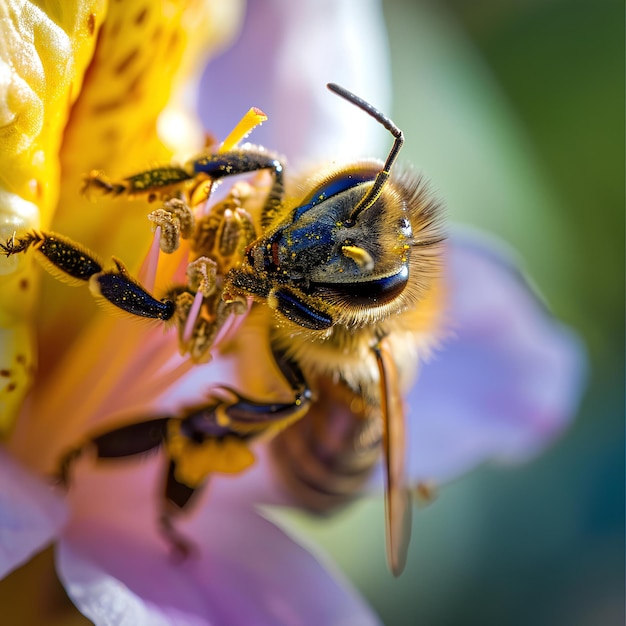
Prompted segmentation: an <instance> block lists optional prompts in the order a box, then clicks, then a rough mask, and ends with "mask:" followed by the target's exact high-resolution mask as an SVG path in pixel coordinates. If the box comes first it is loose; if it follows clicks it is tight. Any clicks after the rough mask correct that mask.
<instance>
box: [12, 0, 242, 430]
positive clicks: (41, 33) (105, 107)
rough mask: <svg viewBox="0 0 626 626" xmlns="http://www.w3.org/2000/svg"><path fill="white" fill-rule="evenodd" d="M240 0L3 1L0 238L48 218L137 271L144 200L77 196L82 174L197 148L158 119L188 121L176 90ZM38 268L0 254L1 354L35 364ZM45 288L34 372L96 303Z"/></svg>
mask: <svg viewBox="0 0 626 626" xmlns="http://www.w3.org/2000/svg"><path fill="white" fill-rule="evenodd" d="M242 8H243V2H242V1H241V0H237V1H229V2H228V3H224V2H221V0H207V1H202V0H188V1H182V0H181V1H178V2H177V1H175V0H163V1H157V0H126V1H125V2H111V3H107V2H105V1H104V0H91V1H79V0H74V1H68V2H62V3H61V2H56V1H54V2H53V1H52V0H50V1H49V2H45V0H42V1H40V2H38V3H37V5H35V4H33V3H30V2H25V1H23V0H22V1H21V2H19V1H17V0H16V1H14V2H5V3H2V4H0V25H1V26H0V28H1V31H0V35H1V36H0V146H1V148H0V192H1V193H0V237H4V238H5V239H6V238H7V237H10V236H11V233H12V232H13V230H16V229H22V228H33V227H41V228H50V227H51V226H53V228H54V229H55V230H57V231H58V232H61V233H63V234H64V235H67V236H70V237H72V238H74V239H76V240H78V241H80V242H82V243H85V244H86V245H87V246H89V247H91V248H93V249H94V250H96V251H97V252H98V253H99V255H101V256H104V257H105V258H106V256H108V255H112V254H113V253H115V254H116V255H117V256H119V257H121V258H123V259H124V261H125V262H126V263H127V264H128V266H129V267H131V268H133V267H135V266H136V265H137V264H138V261H139V259H140V257H141V255H142V254H143V253H144V251H145V248H146V245H147V240H148V239H149V238H150V227H149V225H148V223H147V220H146V217H145V215H146V212H147V210H146V206H145V205H142V204H141V203H132V204H131V203H125V202H123V201H122V202H117V203H111V202H108V201H105V202H102V203H98V205H97V206H96V205H94V204H89V203H88V202H87V201H86V200H85V199H84V198H83V197H82V196H81V193H80V189H81V183H82V176H83V175H84V174H85V173H86V172H88V171H89V170H91V169H102V170H105V171H106V172H107V174H110V175H111V176H114V177H115V176H123V175H127V174H129V173H132V172H134V171H137V170H141V169H145V168H147V167H150V166H152V165H154V164H155V163H158V162H162V161H169V159H170V158H171V156H172V153H173V151H174V150H184V151H188V150H193V149H197V148H198V147H199V146H201V145H202V143H203V136H202V132H201V131H200V126H199V124H197V123H196V122H193V121H192V122H187V127H188V128H190V129H192V130H193V129H196V132H188V133H186V134H184V135H183V134H179V136H178V137H177V138H178V139H181V138H183V139H184V140H185V145H177V146H175V147H174V146H172V145H167V146H166V145H165V144H164V142H163V141H162V140H161V138H160V137H159V134H158V130H159V128H160V129H161V130H162V129H163V124H162V123H161V124H160V123H159V117H160V115H161V113H162V112H163V111H164V109H166V107H168V108H167V113H168V115H169V116H170V119H172V116H174V117H176V116H178V118H179V119H186V120H188V119H189V118H188V117H186V116H185V115H184V114H183V113H181V111H182V109H183V107H182V103H183V102H186V101H187V102H188V101H189V98H188V97H187V98H186V99H185V98H184V97H183V94H182V91H183V86H184V89H187V88H188V87H187V86H188V85H189V84H191V85H192V86H193V83H194V80H195V81H197V80H199V77H198V74H199V70H200V69H201V68H202V67H204V64H205V63H206V60H207V57H208V55H209V53H210V52H212V51H214V50H215V48H216V47H217V46H220V45H223V43H224V41H225V40H226V39H227V38H228V37H229V36H232V34H233V31H234V29H235V27H236V26H237V24H238V21H239V20H240V18H241V15H242ZM96 43H97V45H96ZM87 70H88V71H87ZM192 74H195V75H196V76H193V77H192V76H191V75H192ZM190 80H191V83H189V82H188V81H190ZM185 95H186V96H189V93H186V94H185ZM168 103H169V106H168ZM165 127H166V128H167V127H168V125H167V124H166V125H165ZM64 131H65V132H64ZM170 139H171V137H170ZM193 142H195V143H196V145H193V146H192V145H190V144H191V143H193ZM39 273H40V271H39V270H38V269H37V268H35V267H34V265H33V260H32V255H28V254H26V255H23V256H21V257H14V258H9V259H5V258H0V328H2V329H3V330H4V331H5V333H4V334H3V335H2V344H1V346H0V347H1V349H2V356H3V359H5V360H6V361H7V362H12V361H13V360H14V358H15V356H16V355H17V354H18V353H19V354H28V361H29V363H33V362H34V360H35V358H34V355H33V353H32V348H31V346H32V345H33V343H34V342H33V338H32V337H30V336H29V335H28V333H25V332H24V328H25V327H24V324H25V320H30V319H31V317H32V313H33V308H34V306H33V305H34V303H35V295H36V290H35V289H34V288H33V287H34V285H35V283H36V280H37V279H36V277H37V276H38V274H39ZM24 284H27V285H28V286H29V289H27V290H24V289H23V285H24ZM43 286H44V289H43V291H42V295H41V296H40V298H39V300H40V307H39V308H40V312H39V320H38V321H39V330H40V339H39V343H40V345H42V346H43V348H44V352H43V354H42V356H43V365H44V367H50V369H51V370H54V369H55V368H54V367H53V364H54V362H56V361H57V359H60V357H61V356H62V354H61V353H62V352H63V350H65V349H66V347H68V346H69V345H70V344H71V342H72V340H73V338H74V337H75V336H76V335H77V333H78V332H79V330H80V329H81V328H82V327H83V326H84V324H85V323H86V322H87V321H88V319H89V317H90V316H91V315H93V313H94V310H95V306H94V305H93V302H92V301H91V300H90V297H89V294H88V292H87V290H85V291H84V293H83V294H81V295H80V296H78V297H77V295H76V293H75V292H72V291H71V290H68V289H67V287H66V286H64V285H61V286H58V285H56V284H55V281H54V280H53V279H50V278H46V279H45V280H44V281H43ZM70 320H71V322H70V323H68V321H70ZM12 331H14V332H13V334H12ZM62 374H63V375H72V373H62ZM75 374H76V373H75ZM59 375H61V373H59ZM0 384H1V381H0ZM0 389H1V386H0ZM18 405H19V402H14V403H12V404H11V407H8V405H5V406H4V407H2V406H0V411H4V412H0V425H1V424H8V423H10V422H11V419H12V417H13V413H14V412H15V410H16V407H17V406H18ZM0 428H2V427H1V426H0Z"/></svg>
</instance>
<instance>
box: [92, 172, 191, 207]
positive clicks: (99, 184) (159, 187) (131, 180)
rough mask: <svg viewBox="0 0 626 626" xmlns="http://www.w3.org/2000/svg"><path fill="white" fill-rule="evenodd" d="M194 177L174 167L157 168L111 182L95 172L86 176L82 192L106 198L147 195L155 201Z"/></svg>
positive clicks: (100, 173)
mask: <svg viewBox="0 0 626 626" xmlns="http://www.w3.org/2000/svg"><path fill="white" fill-rule="evenodd" d="M194 177H195V176H194V174H193V173H192V172H190V171H188V170H187V169H185V168H183V167H176V166H174V165H166V166H164V167H155V168H153V169H151V170H146V171H145V172H139V173H138V174H134V175H133V176H128V177H127V178H124V179H122V180H120V181H111V180H109V179H108V178H107V177H106V176H105V175H104V174H103V173H102V172H99V171H97V170H93V171H92V172H90V173H89V174H87V176H85V180H84V182H83V189H82V191H83V193H84V194H86V195H89V194H90V192H92V191H94V190H95V191H97V192H99V193H100V194H102V195H106V196H121V195H127V196H138V195H147V196H148V199H153V198H156V197H157V196H158V195H159V194H161V193H163V191H165V190H167V189H168V188H169V189H171V188H174V187H176V186H177V185H180V184H181V183H184V182H186V181H188V180H191V179H192V178H194Z"/></svg>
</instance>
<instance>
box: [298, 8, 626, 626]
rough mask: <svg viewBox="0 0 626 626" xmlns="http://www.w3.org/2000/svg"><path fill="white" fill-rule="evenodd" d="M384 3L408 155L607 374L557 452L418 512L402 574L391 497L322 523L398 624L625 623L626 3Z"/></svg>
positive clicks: (470, 479)
mask: <svg viewBox="0 0 626 626" xmlns="http://www.w3.org/2000/svg"><path fill="white" fill-rule="evenodd" d="M383 6H384V11H385V17H386V20H387V26H388V30H389V37H390V46H391V55H392V59H391V60H392V67H393V80H394V103H395V106H394V109H393V118H394V121H395V122H396V123H397V124H398V125H399V126H400V127H401V128H402V129H403V130H404V131H405V134H406V136H407V142H406V144H405V149H404V152H403V158H404V159H406V160H407V161H412V162H413V163H415V164H416V165H418V166H419V167H420V168H421V169H423V170H424V171H425V172H426V173H427V175H428V177H429V178H431V179H432V180H433V181H434V182H435V184H436V188H437V189H438V190H439V192H440V194H441V196H442V197H444V198H445V200H446V204H447V205H448V210H449V216H450V218H451V219H452V220H454V221H456V222H461V223H467V224H471V225H473V226H478V227H480V228H482V229H485V230H488V231H491V232H493V233H496V234H498V235H499V236H501V237H502V238H504V239H505V240H506V241H508V242H509V243H511V244H512V245H513V246H514V247H515V248H516V249H517V250H518V251H519V252H520V253H521V255H522V256H523V258H524V263H525V268H526V269H527V270H528V272H529V274H530V275H531V276H532V278H533V281H534V282H535V284H536V285H537V286H538V287H539V289H540V291H541V292H542V294H543V295H544V296H545V297H546V300H547V302H548V303H549V306H550V307H551V308H552V310H553V311H554V312H555V314H556V315H557V316H558V317H559V318H560V319H562V320H564V321H565V322H567V323H568V324H570V325H571V326H573V327H574V328H576V329H577V330H578V332H579V333H580V334H581V336H582V337H583V339H584V341H585V343H586V345H587V349H588V351H589V358H590V380H589V385H588V390H587V392H586V394H585V397H584V400H583V403H582V407H581V410H580V414H579V416H578V417H577V419H576V421H575V422H574V424H573V426H572V427H571V429H570V430H569V431H568V432H567V433H566V435H565V436H564V437H563V438H562V439H561V440H560V441H558V442H557V443H556V445H554V446H552V447H551V448H550V449H549V450H547V451H546V452H544V453H543V454H542V455H541V456H540V457H539V458H537V459H536V460H534V461H533V462H532V463H530V464H528V465H525V466H522V467H512V468H501V467H500V468H499V467H485V468H482V469H480V470H478V471H475V472H474V473H472V474H471V475H469V476H467V477H465V478H463V479H462V480H459V481H458V482H456V483H455V484H453V485H449V486H445V487H444V488H443V489H442V491H441V494H440V496H439V498H438V500H437V501H436V502H435V503H434V504H432V505H431V506H429V507H428V508H426V509H424V510H421V511H418V512H417V514H416V515H415V516H414V527H413V541H412V547H411V550H412V553H411V555H410V558H409V564H408V566H407V569H406V571H405V573H404V574H403V576H402V577H401V578H400V579H398V580H394V579H393V578H392V577H391V576H390V575H388V574H386V573H385V570H384V565H383V563H384V550H383V548H384V546H383V541H382V539H381V538H382V536H383V528H382V512H381V513H380V514H379V515H376V511H373V510H372V509H376V508H379V507H380V503H362V504H359V505H357V508H356V510H351V511H349V512H348V513H347V514H344V515H342V516H341V517H340V518H339V519H338V520H335V521H333V522H331V523H330V524H329V525H328V526H325V527H322V528H321V529H320V528H318V527H316V528H315V529H313V530H312V532H314V534H315V536H316V538H317V539H319V540H320V541H321V542H322V543H323V544H324V545H325V546H326V549H327V550H329V551H331V552H332V553H333V556H334V557H336V560H337V561H338V562H339V564H340V566H341V567H342V569H344V570H345V571H346V572H348V574H349V576H350V577H351V578H352V580H354V581H355V583H356V585H357V586H358V587H359V588H360V589H361V591H362V592H363V593H364V594H365V595H366V596H367V598H368V599H369V600H370V601H371V603H372V604H373V606H374V607H375V609H376V610H377V611H378V612H379V614H380V615H381V617H382V618H383V619H384V621H385V623H387V624H390V625H396V624H399V625H404V624H406V625H409V624H411V625H413V624H420V625H425V626H439V625H441V626H443V625H455V626H456V625H461V626H474V625H476V626H479V625H480V626H491V625H494V626H495V625H499V626H504V625H506V626H513V625H517V624H519V625H522V624H523V625H530V624H532V625H533V626H542V625H546V626H548V625H550V626H553V625H556V624H559V625H560V624H568V625H569V626H587V625H589V626H591V625H592V624H593V625H594V626H596V625H600V624H602V625H603V626H609V625H615V626H617V625H623V624H624V623H625V621H624V549H625V546H624V40H623V34H624V26H623V25H624V6H623V3H622V2H617V1H613V0H598V1H596V2H588V1H580V0H473V1H469V0H446V1H441V0H439V1H435V0H432V1H431V2H427V1H422V2H420V1H415V0H413V1H411V0H384V2H383ZM376 520H380V521H379V522H377V521H376ZM307 526H308V525H307ZM359 545H360V546H361V547H362V546H367V549H366V550H367V552H366V554H363V555H362V556H359V554H358V550H359V548H358V546H359ZM355 553H356V554H357V556H356V557H355Z"/></svg>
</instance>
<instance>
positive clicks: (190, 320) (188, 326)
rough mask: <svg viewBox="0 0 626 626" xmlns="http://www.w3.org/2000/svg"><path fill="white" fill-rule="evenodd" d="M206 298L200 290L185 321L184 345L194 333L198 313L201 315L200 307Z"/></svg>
mask: <svg viewBox="0 0 626 626" xmlns="http://www.w3.org/2000/svg"><path fill="white" fill-rule="evenodd" d="M203 300H204V294H203V293H202V291H200V290H198V291H197V292H196V295H195V297H194V299H193V304H192V305H191V309H189V315H188V316H187V320H186V321H185V330H184V331H183V341H182V343H183V345H185V344H187V343H188V342H189V340H190V339H191V337H192V335H193V331H194V328H195V327H196V322H197V321H198V315H200V308H201V307H202V301H203Z"/></svg>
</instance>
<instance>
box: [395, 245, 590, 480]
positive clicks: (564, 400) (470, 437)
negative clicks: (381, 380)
mask: <svg viewBox="0 0 626 626" xmlns="http://www.w3.org/2000/svg"><path fill="white" fill-rule="evenodd" d="M448 254H449V257H448V268H447V272H448V276H449V284H450V298H451V302H450V311H449V314H450V322H451V323H450V328H451V329H452V334H451V336H450V337H448V338H447V339H444V341H443V344H442V349H440V350H438V351H437V352H436V354H435V355H434V357H433V358H432V360H431V362H429V363H427V364H425V365H424V366H423V368H422V370H421V374H420V376H419V379H418V381H417V384H416V385H415V386H414V388H413V389H412V390H411V392H410V394H409V397H408V400H407V405H408V407H409V424H410V432H411V435H410V451H411V460H410V474H411V476H412V477H413V478H418V479H427V478H434V479H437V480H449V479H451V478H453V477H455V476H457V475H459V474H460V473H462V472H465V471H467V470H468V469H470V468H472V467H474V466H475V465H477V464H479V463H481V462H483V461H485V460H487V459H494V458H495V459H500V460H523V459H526V458H527V457H528V456H530V455H532V454H534V453H535V452H536V451H537V450H538V449H540V448H541V447H542V446H544V445H545V444H546V443H548V442H549V441H550V440H552V439H553V438H554V437H555V436H556V435H557V434H558V433H560V432H561V431H562V430H563V428H564V427H565V426H566V425H567V423H568V422H569V420H570V419H571V418H572V416H573V414H574V412H575V410H576V407H577V404H578V401H579V398H580V395H581V392H582V390H583V388H584V379H585V356H584V350H583V347H582V345H581V343H580V341H579V340H578V338H577V337H576V336H575V335H574V334H573V333H572V332H571V331H570V330H568V329H567V328H566V327H565V326H563V325H562V324H560V323H559V322H558V321H556V320H555V319H554V318H553V317H552V316H551V315H550V313H549V312H548V311H547V310H546V308H545V306H544V305H543V303H542V302H541V301H540V300H539V299H538V297H537V296H536V295H535V294H534V293H533V291H532V290H531V289H530V288H529V286H528V284H527V283H526V282H525V280H524V278H523V277H522V275H521V274H520V273H519V271H518V270H517V268H516V267H515V265H514V263H513V262H512V260H511V259H510V258H509V257H508V255H507V254H506V253H505V252H504V251H503V250H502V249H501V247H499V246H496V245H494V244H493V243H490V244H488V243H487V241H486V240H485V239H482V240H479V239H478V238H477V237H473V238H470V237H453V238H452V240H451V243H450V246H449V249H448Z"/></svg>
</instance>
